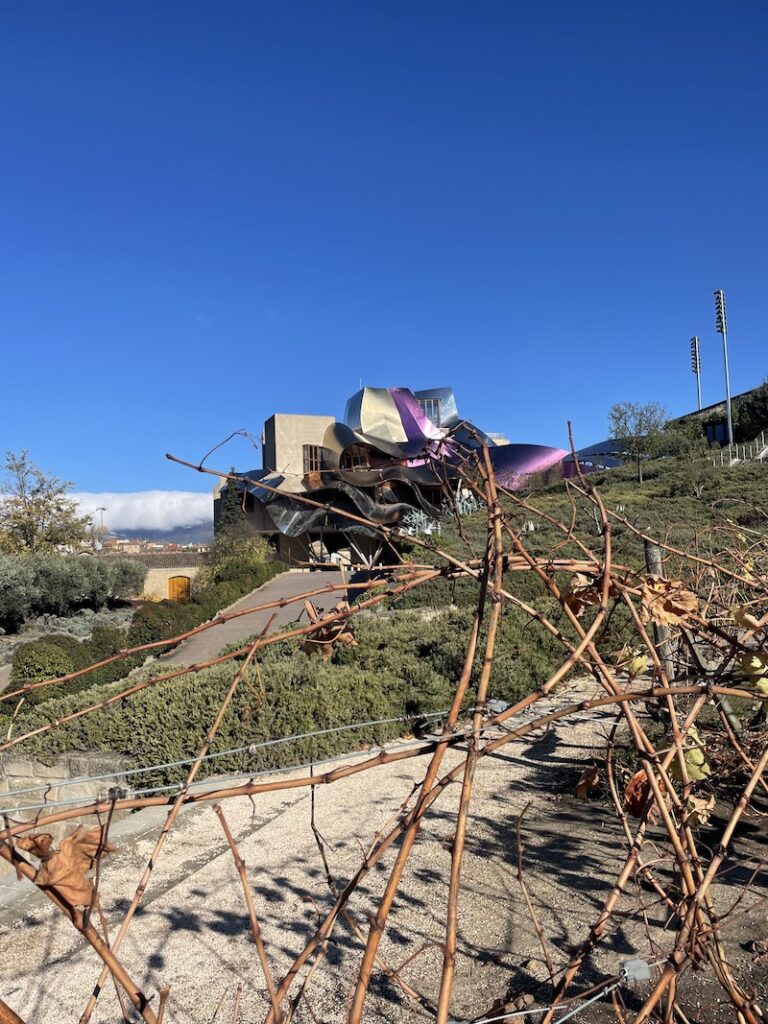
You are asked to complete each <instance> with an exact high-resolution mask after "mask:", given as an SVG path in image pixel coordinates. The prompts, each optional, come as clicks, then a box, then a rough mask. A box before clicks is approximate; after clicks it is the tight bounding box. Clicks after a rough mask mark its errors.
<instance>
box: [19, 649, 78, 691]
mask: <svg viewBox="0 0 768 1024" xmlns="http://www.w3.org/2000/svg"><path fill="white" fill-rule="evenodd" d="M75 643H77V641H75ZM71 671H72V660H71V658H70V655H69V654H68V652H67V651H65V650H63V648H62V647H60V646H59V645H58V644H55V643H51V642H50V641H48V640H32V641H30V642H29V643H27V644H22V645H21V646H20V647H19V648H18V649H17V651H16V654H15V656H14V659H13V668H12V670H11V685H12V686H23V685H24V683H35V682H37V681H38V680H40V679H52V678H54V677H56V676H63V675H66V674H67V673H68V672H71Z"/></svg>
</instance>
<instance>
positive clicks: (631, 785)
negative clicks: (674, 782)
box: [624, 768, 664, 821]
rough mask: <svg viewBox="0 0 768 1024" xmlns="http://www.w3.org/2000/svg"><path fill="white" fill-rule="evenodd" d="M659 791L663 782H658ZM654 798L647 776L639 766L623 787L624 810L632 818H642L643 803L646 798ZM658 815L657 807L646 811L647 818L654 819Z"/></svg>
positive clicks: (662, 788)
mask: <svg viewBox="0 0 768 1024" xmlns="http://www.w3.org/2000/svg"><path fill="white" fill-rule="evenodd" d="M659 785H660V788H661V791H662V792H664V784H663V783H660V784H659ZM649 799H650V800H654V799H655V798H654V796H653V793H652V792H651V784H650V782H649V781H648V776H647V775H646V774H645V771H644V770H643V769H642V768H641V769H640V770H639V771H637V772H635V774H634V775H633V776H632V778H631V779H630V780H629V782H628V783H627V785H626V788H625V789H624V810H625V811H626V812H627V814H629V815H631V816H632V817H633V818H642V816H643V812H644V811H645V805H646V804H647V803H648V800H649ZM658 817H659V809H658V807H655V806H654V807H652V808H651V809H650V810H649V812H648V820H649V821H655V820H656V819H657V818H658Z"/></svg>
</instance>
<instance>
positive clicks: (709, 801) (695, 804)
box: [685, 793, 715, 828]
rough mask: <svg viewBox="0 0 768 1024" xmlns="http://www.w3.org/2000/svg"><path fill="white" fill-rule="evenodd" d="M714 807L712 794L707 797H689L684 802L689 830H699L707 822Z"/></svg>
mask: <svg viewBox="0 0 768 1024" xmlns="http://www.w3.org/2000/svg"><path fill="white" fill-rule="evenodd" d="M714 806H715V795H714V793H713V794H712V795H711V796H709V797H703V796H689V797H688V800H687V801H686V808H685V809H686V823H687V824H688V825H690V827H691V828H701V826H702V825H706V824H707V822H708V821H709V816H710V814H711V813H712V809H713V808H714Z"/></svg>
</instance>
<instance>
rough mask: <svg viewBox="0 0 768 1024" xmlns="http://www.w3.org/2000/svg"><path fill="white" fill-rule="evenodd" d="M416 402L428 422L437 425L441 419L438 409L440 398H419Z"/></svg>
mask: <svg viewBox="0 0 768 1024" xmlns="http://www.w3.org/2000/svg"><path fill="white" fill-rule="evenodd" d="M418 402H419V405H420V406H421V408H422V410H423V412H424V413H425V415H426V417H427V419H428V420H429V422H430V423H432V424H433V425H434V426H436V427H439V426H440V425H441V421H442V416H441V409H440V406H441V404H442V403H441V402H440V399H439V398H420V399H419V400H418Z"/></svg>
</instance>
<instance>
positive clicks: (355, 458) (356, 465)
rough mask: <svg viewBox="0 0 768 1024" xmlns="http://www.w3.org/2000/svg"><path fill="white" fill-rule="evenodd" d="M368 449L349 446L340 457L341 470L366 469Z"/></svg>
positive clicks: (355, 445) (356, 445)
mask: <svg viewBox="0 0 768 1024" xmlns="http://www.w3.org/2000/svg"><path fill="white" fill-rule="evenodd" d="M369 466H370V462H369V460H368V449H367V448H364V447H363V446H362V445H361V444H351V445H350V446H349V448H347V449H346V450H345V451H344V454H343V455H342V456H341V468H342V469H368V467H369Z"/></svg>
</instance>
